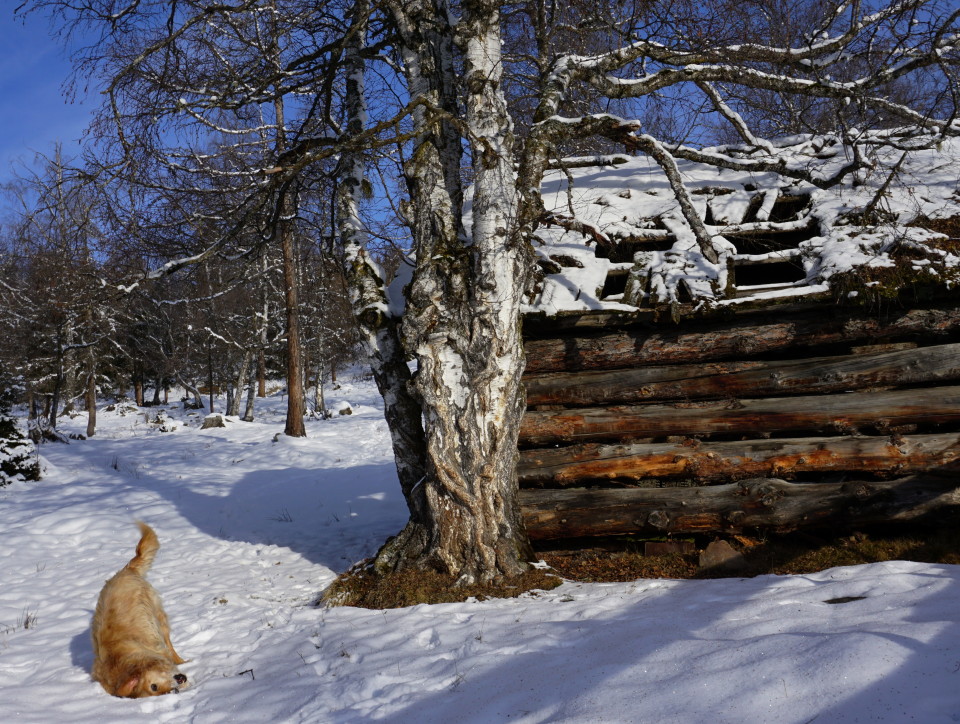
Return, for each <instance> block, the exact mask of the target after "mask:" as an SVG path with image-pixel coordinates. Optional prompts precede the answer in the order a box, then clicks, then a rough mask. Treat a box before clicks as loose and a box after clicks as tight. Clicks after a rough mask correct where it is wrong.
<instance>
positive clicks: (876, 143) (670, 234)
mask: <svg viewBox="0 0 960 724" xmlns="http://www.w3.org/2000/svg"><path fill="white" fill-rule="evenodd" d="M861 144H862V145H860V146H859V148H858V149H856V153H857V156H856V159H857V160H858V161H860V162H861V164H860V168H859V169H858V170H856V171H854V172H852V173H843V174H841V170H842V169H844V168H845V167H849V166H850V164H851V162H852V161H853V160H854V159H855V152H854V149H853V147H852V146H850V145H847V144H844V143H843V142H841V141H840V139H838V138H837V137H833V136H816V137H815V136H793V137H790V138H783V139H779V140H778V141H775V142H773V143H772V144H767V145H766V147H765V148H757V147H743V146H724V147H716V148H708V149H704V150H703V151H702V152H701V154H702V156H703V157H704V158H709V159H711V164H706V163H698V162H693V161H686V160H681V159H677V165H678V169H679V172H680V175H681V178H682V180H683V184H684V187H685V189H686V191H687V193H688V194H689V196H690V200H691V201H692V202H693V205H694V208H695V209H696V211H697V214H698V215H699V216H700V218H701V219H702V220H703V221H704V223H705V224H706V228H707V231H708V232H709V234H710V235H711V236H712V238H713V246H714V248H715V249H716V251H717V252H718V256H719V260H718V261H717V262H716V263H713V262H711V261H709V260H708V259H707V258H705V257H704V255H703V253H702V252H701V250H700V247H699V246H698V244H697V241H696V239H695V237H694V234H693V232H692V231H691V228H690V226H689V224H688V223H687V222H686V220H685V219H684V217H683V215H682V213H681V209H680V206H679V204H678V202H677V197H676V194H675V192H674V189H673V188H671V185H670V183H669V182H668V179H667V176H666V175H665V174H664V172H663V171H662V170H661V168H660V166H658V165H657V163H656V162H655V161H654V160H653V159H652V158H650V157H647V156H636V157H635V156H628V155H615V156H603V157H597V158H592V159H586V158H580V159H569V160H568V161H567V162H566V163H565V164H564V167H562V168H558V169H556V170H554V171H551V172H550V173H549V174H548V175H547V176H546V177H545V179H544V183H543V187H542V190H543V200H544V205H545V208H546V209H547V211H548V218H551V219H553V221H554V223H550V224H546V225H544V226H542V227H541V228H540V229H539V230H538V232H537V236H538V239H539V242H540V243H539V244H538V245H537V254H538V258H539V262H540V267H541V269H542V270H543V272H544V276H543V278H542V283H541V284H539V285H538V288H537V292H538V293H537V295H536V297H535V298H534V299H533V301H532V302H531V304H530V305H529V307H528V311H529V312H534V313H540V314H546V315H547V316H555V315H558V314H563V313H565V312H584V311H590V310H611V311H613V310H618V311H631V310H636V309H637V308H645V307H654V306H657V305H662V304H671V303H684V302H690V303H693V304H695V305H698V306H703V305H707V306H717V305H738V304H743V303H745V302H748V301H762V300H777V299H779V298H793V297H801V296H810V295H821V296H823V295H826V294H833V295H835V296H836V295H838V294H839V295H842V296H844V297H855V296H856V295H858V294H861V293H863V292H864V291H868V290H870V288H871V287H874V286H877V287H879V286H881V285H887V286H888V287H890V286H892V287H893V288H895V289H896V288H899V287H902V286H905V285H907V284H915V283H917V282H918V281H923V282H924V283H930V284H934V285H937V286H939V287H941V288H945V289H950V288H951V287H952V286H953V285H954V284H956V283H960V239H958V238H957V237H960V140H958V139H936V138H932V137H929V136H928V137H926V138H916V137H913V138H909V137H904V138H902V139H901V138H897V137H896V136H895V134H892V133H889V132H886V133H884V134H880V133H875V134H867V135H865V136H864V137H862V138H861ZM713 163H725V164H726V165H728V166H737V167H739V170H731V169H730V168H723V167H719V166H717V165H712V164H713ZM774 163H776V164H779V166H780V168H781V169H782V171H784V172H786V173H784V172H775V171H762V170H755V168H756V166H761V165H762V166H763V167H764V168H769V167H770V166H771V165H772V164H774ZM751 165H754V168H750V167H751ZM745 168H746V169H747V170H744V169H745ZM804 178H807V179H810V180H812V181H815V182H816V183H811V181H808V180H803V179H804ZM838 179H839V180H838ZM831 180H832V181H831ZM950 220H952V221H950ZM571 221H574V222H575V223H570V222H571ZM574 228H576V229H577V230H573V229H574ZM942 232H947V233H942ZM884 272H886V276H884ZM893 272H895V273H893ZM852 280H856V281H857V283H856V284H853V283H852Z"/></svg>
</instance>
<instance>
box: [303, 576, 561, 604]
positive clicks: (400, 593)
mask: <svg viewBox="0 0 960 724" xmlns="http://www.w3.org/2000/svg"><path fill="white" fill-rule="evenodd" d="M561 582H562V581H561V579H560V578H558V577H557V576H556V575H555V574H554V573H552V572H550V571H547V570H542V569H538V568H534V569H531V570H529V571H527V572H526V573H524V574H523V575H520V576H516V577H513V578H502V579H498V580H494V581H490V582H484V583H475V584H471V585H456V582H455V579H454V577H453V576H449V575H444V574H442V573H438V572H436V571H431V570H418V569H407V570H403V571H399V572H396V573H389V574H387V575H383V576H381V575H378V574H377V573H375V572H374V571H373V570H372V569H371V568H369V567H367V566H363V565H359V566H355V567H354V568H353V569H351V570H350V571H347V572H346V573H344V574H342V575H340V576H339V577H338V578H337V580H336V581H334V582H333V584H332V585H331V586H330V588H329V589H328V590H327V592H326V593H325V594H324V596H323V599H322V601H321V602H322V603H325V604H328V605H334V606H357V607H359V608H374V609H382V608H401V607H403V606H416V605H417V604H420V603H457V602H460V601H466V600H467V599H468V598H476V599H478V600H484V599H487V598H516V597H517V596H519V595H521V594H524V593H528V592H536V591H537V590H550V589H551V588H556V587H557V586H559V585H560V583H561Z"/></svg>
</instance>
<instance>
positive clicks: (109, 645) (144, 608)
mask: <svg viewBox="0 0 960 724" xmlns="http://www.w3.org/2000/svg"><path fill="white" fill-rule="evenodd" d="M137 525H138V526H139V527H140V533H141V538H140V542H139V543H138V544H137V554H136V555H135V556H134V557H133V558H132V559H131V560H130V562H129V563H128V564H127V565H126V566H125V567H124V568H123V569H122V570H121V571H120V572H118V573H117V574H116V575H115V576H114V577H113V578H111V579H110V580H109V581H107V582H106V584H105V585H104V587H103V590H102V591H101V592H100V599H99V600H98V601H97V610H96V612H95V613H94V614H93V627H92V635H93V671H92V672H91V673H92V674H93V678H94V679H96V680H97V681H99V682H100V683H101V684H102V685H103V688H104V689H106V691H107V693H108V694H113V696H125V697H129V698H131V699H138V698H140V697H142V696H159V695H160V694H169V693H170V692H171V691H173V692H179V691H180V688H181V687H182V686H185V685H186V682H187V677H186V676H184V675H183V674H181V673H180V672H179V670H178V669H177V664H182V663H185V660H184V659H182V658H180V655H179V654H178V653H177V652H176V651H175V650H174V648H173V644H172V643H170V624H169V623H168V622H167V614H166V613H165V612H164V610H163V605H162V604H161V602H160V596H159V595H158V594H157V592H156V591H155V590H154V588H153V586H151V585H150V584H149V583H147V580H146V578H144V576H145V575H146V573H147V571H148V570H150V566H151V564H152V563H153V559H154V557H155V556H156V555H157V551H158V550H159V549H160V541H159V540H158V539H157V534H156V533H154V532H153V529H152V528H151V527H150V526H149V525H147V524H146V523H137Z"/></svg>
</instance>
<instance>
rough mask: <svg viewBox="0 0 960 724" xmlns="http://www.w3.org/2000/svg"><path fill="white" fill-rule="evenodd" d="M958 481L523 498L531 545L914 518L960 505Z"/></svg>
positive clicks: (768, 483) (930, 477)
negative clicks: (562, 540)
mask: <svg viewBox="0 0 960 724" xmlns="http://www.w3.org/2000/svg"><path fill="white" fill-rule="evenodd" d="M958 486H960V475H957V474H952V475H938V474H935V473H929V474H923V475H913V476H908V477H904V478H900V479H897V480H889V481H884V482H861V481H856V482H846V483H788V482H787V481H785V480H778V479H773V478H768V479H751V480H744V481H741V482H739V483H733V484H730V485H712V486H706V487H699V488H631V489H616V490H610V489H607V490H584V489H576V490H522V491H520V501H521V505H522V509H523V520H524V523H525V524H526V526H527V533H528V535H529V536H530V538H531V539H534V540H537V539H539V540H543V539H554V538H575V537H576V538H579V537H588V536H599V535H621V534H626V533H641V534H642V533H650V534H655V535H662V534H664V533H717V532H722V531H730V532H734V531H742V530H745V529H764V530H772V531H778V532H784V531H789V530H795V529H797V528H802V527H811V526H816V525H824V524H830V525H841V526H854V525H864V524H868V523H879V522H888V521H901V520H911V519H915V518H919V517H921V516H923V515H925V514H927V513H929V512H931V511H933V510H936V509H938V508H941V507H944V506H947V505H958V504H960V488H958Z"/></svg>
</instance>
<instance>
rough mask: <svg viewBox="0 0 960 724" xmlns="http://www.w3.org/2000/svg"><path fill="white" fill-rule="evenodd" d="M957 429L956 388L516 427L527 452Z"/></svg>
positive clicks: (587, 411) (727, 404)
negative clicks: (680, 440)
mask: <svg viewBox="0 0 960 724" xmlns="http://www.w3.org/2000/svg"><path fill="white" fill-rule="evenodd" d="M956 422H960V387H927V388H921V389H913V390H895V391H888V392H855V393H849V394H836V395H812V396H806V397H770V398H766V399H758V400H736V399H728V400H718V401H711V402H690V403H673V404H670V403H653V404H648V405H632V406H627V405H623V406H614V407H587V408H582V409H576V410H563V411H560V412H539V411H533V412H528V413H527V414H526V415H525V416H524V418H523V422H522V424H521V427H520V444H521V445H522V446H524V447H544V446H547V445H554V444H562V443H578V442H600V441H602V440H628V439H637V438H648V437H658V436H665V435H712V434H736V435H746V436H751V437H759V436H761V435H762V434H763V433H774V432H776V433H784V432H789V431H805V432H807V431H820V432H826V433H831V432H833V433H836V432H844V433H846V432H856V431H858V430H859V429H861V428H864V429H876V430H879V431H881V432H883V431H885V430H886V429H890V428H892V427H896V426H901V425H909V424H918V423H923V424H928V425H935V424H942V423H956Z"/></svg>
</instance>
